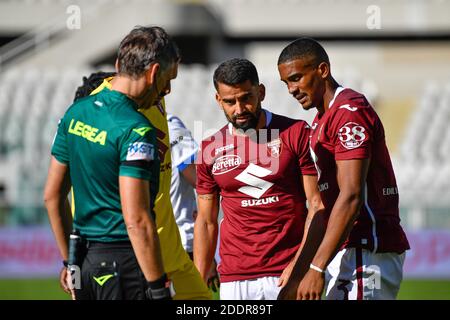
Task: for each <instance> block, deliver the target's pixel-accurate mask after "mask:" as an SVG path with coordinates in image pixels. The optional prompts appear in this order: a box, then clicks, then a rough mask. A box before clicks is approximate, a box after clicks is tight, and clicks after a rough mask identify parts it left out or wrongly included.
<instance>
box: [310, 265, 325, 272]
mask: <svg viewBox="0 0 450 320" xmlns="http://www.w3.org/2000/svg"><path fill="white" fill-rule="evenodd" d="M309 268H310V269H313V270H316V271H318V272H320V273H325V271H324V270H323V269H320V268H319V267H317V266H315V265H313V264H312V263H311V264H310V265H309Z"/></svg>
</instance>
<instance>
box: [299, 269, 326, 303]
mask: <svg viewBox="0 0 450 320" xmlns="http://www.w3.org/2000/svg"><path fill="white" fill-rule="evenodd" d="M324 278H325V275H324V274H323V273H320V272H317V271H316V270H312V269H310V270H309V271H308V272H307V273H306V275H305V277H304V278H303V280H302V281H301V282H300V285H299V286H298V289H297V300H320V297H321V296H322V292H323V288H324V286H325V279H324Z"/></svg>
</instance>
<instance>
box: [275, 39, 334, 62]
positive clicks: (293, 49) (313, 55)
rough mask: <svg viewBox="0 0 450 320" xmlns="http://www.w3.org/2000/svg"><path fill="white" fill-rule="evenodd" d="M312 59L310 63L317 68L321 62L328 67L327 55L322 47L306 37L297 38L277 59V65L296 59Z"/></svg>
mask: <svg viewBox="0 0 450 320" xmlns="http://www.w3.org/2000/svg"><path fill="white" fill-rule="evenodd" d="M305 58H309V59H313V61H312V63H313V64H314V65H315V66H318V65H319V64H320V63H322V62H326V63H327V64H328V65H330V59H329V58H328V54H327V52H326V51H325V49H324V48H323V47H322V45H321V44H320V43H319V42H317V41H316V40H314V39H312V38H308V37H303V38H298V39H297V40H294V41H292V42H291V43H289V44H288V45H287V46H286V47H285V48H284V49H283V51H281V53H280V56H279V57H278V65H280V64H282V63H286V62H289V61H292V60H296V59H305Z"/></svg>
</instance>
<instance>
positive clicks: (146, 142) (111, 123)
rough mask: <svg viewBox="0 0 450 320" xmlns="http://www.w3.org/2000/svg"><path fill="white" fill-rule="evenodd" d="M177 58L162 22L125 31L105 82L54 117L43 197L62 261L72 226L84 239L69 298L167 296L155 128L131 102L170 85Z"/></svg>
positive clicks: (139, 103) (152, 97)
mask: <svg viewBox="0 0 450 320" xmlns="http://www.w3.org/2000/svg"><path fill="white" fill-rule="evenodd" d="M178 60H179V54H178V49H177V47H176V45H175V43H174V42H173V41H172V40H171V39H170V37H169V36H168V35H167V33H166V32H165V31H164V30H163V29H162V28H159V27H151V28H147V27H137V28H135V29H133V30H132V31H131V32H130V33H129V34H128V35H127V36H126V37H125V38H124V39H123V40H122V42H121V44H120V47H119V51H118V58H117V62H116V69H117V71H118V74H117V76H116V77H115V78H114V80H113V83H112V89H111V90H109V89H105V90H103V91H101V92H100V93H98V94H96V95H93V96H89V97H86V98H82V99H79V100H77V101H76V102H75V103H74V104H73V105H72V106H70V107H69V109H68V110H67V112H66V113H65V115H64V117H63V118H62V119H61V121H60V123H59V125H58V131H57V134H56V137H55V140H54V143H53V147H52V157H51V162H50V169H49V173H48V178H47V183H46V187H45V194H44V201H45V205H46V208H47V211H48V215H49V219H50V223H51V226H52V229H53V232H54V235H55V238H56V241H57V244H58V247H59V250H60V252H61V255H62V256H63V259H64V260H67V258H68V244H69V240H68V239H69V234H70V231H71V229H72V228H73V229H76V230H77V231H78V232H79V234H80V235H81V237H82V238H83V239H84V240H85V242H86V249H87V250H86V254H85V257H84V260H83V262H82V264H81V288H75V290H74V291H72V294H73V296H74V297H75V298H76V299H77V300H78V299H80V300H81V299H146V298H147V299H168V298H170V297H171V293H170V289H169V285H168V283H169V282H168V279H167V276H166V275H165V274H164V271H163V265H162V258H161V253H160V246H159V240H158V235H157V230H156V227H155V222H154V212H153V208H152V206H150V205H149V204H151V203H153V200H154V197H155V196H156V194H157V191H158V179H159V158H158V152H157V151H158V147H157V143H156V132H155V129H154V127H153V126H152V124H151V123H150V122H149V121H148V120H147V119H146V118H145V117H144V116H143V115H141V114H140V113H139V112H138V111H137V109H138V108H145V107H149V106H151V105H153V104H155V103H156V102H157V101H158V99H161V97H163V96H164V95H165V94H167V93H169V92H170V81H171V80H172V79H174V78H175V77H176V74H177V65H178ZM71 186H72V187H73V200H74V203H73V207H74V216H73V221H72V215H71V213H70V210H69V208H67V206H65V203H67V202H66V201H65V200H66V199H67V195H68V193H69V190H70V188H71ZM66 289H67V288H66Z"/></svg>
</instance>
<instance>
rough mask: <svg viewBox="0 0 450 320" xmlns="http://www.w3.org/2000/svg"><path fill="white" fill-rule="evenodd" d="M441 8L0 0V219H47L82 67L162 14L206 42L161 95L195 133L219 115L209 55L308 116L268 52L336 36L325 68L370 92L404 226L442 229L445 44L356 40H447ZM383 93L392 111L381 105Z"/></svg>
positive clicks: (179, 32) (280, 0) (448, 153)
mask: <svg viewBox="0 0 450 320" xmlns="http://www.w3.org/2000/svg"><path fill="white" fill-rule="evenodd" d="M72 4H75V5H78V6H79V7H80V9H81V14H82V16H81V23H82V28H80V29H79V30H71V29H70V28H67V19H68V17H69V16H70V13H67V9H68V6H70V5H72ZM369 6H375V7H377V6H378V7H379V8H381V9H382V10H381V13H382V20H381V21H382V28H380V29H377V30H372V29H369V28H368V25H367V19H368V17H369V16H370V12H371V11H370V10H368V8H369ZM155 8H157V9H158V10H155ZM445 8H447V9H445ZM449 8H450V2H449V1H441V0H431V1H422V0H399V1H395V2H389V1H385V0H364V1H355V0H317V1H311V0H289V1H286V0H248V1H244V0H243V1H239V0H183V1H166V0H151V1H147V0H130V1H125V0H115V1H106V0H78V1H68V0H20V1H12V0H10V1H0V31H1V32H2V34H4V35H5V36H6V37H8V36H10V37H11V39H14V41H11V43H9V44H6V45H5V46H3V47H2V48H0V71H1V72H0V209H1V208H7V209H8V210H9V209H11V210H13V211H12V213H11V214H10V213H8V214H7V215H6V217H3V218H2V216H1V214H0V224H1V223H7V224H21V223H26V224H33V223H39V222H43V221H46V215H45V211H44V210H43V207H42V200H41V198H42V189H43V183H44V181H45V177H46V173H47V166H48V154H49V150H50V145H51V143H52V139H53V136H54V133H55V130H56V126H57V123H58V119H59V118H60V117H61V116H62V114H63V113H64V111H65V109H66V108H67V106H68V105H69V104H70V102H71V101H72V98H73V94H74V90H75V88H76V87H77V86H78V85H79V84H80V82H81V77H82V76H83V75H86V74H89V73H90V72H91V71H92V70H94V69H93V66H94V65H98V64H101V63H105V57H106V56H108V55H113V53H114V52H115V50H116V47H117V44H118V41H119V40H120V39H121V37H122V35H123V34H125V33H126V32H127V31H128V30H129V29H130V28H131V27H133V26H134V25H136V24H160V25H163V26H164V27H165V28H166V29H167V30H168V31H169V32H170V33H171V34H174V35H176V36H181V37H186V36H187V35H197V36H198V35H201V36H205V39H206V42H207V44H206V45H205V47H207V48H208V49H207V54H205V55H206V56H207V57H208V61H205V62H202V63H205V64H204V65H200V64H191V65H182V66H181V68H180V71H179V76H178V78H177V80H176V81H174V82H173V88H172V94H171V95H169V96H168V97H167V106H168V111H170V112H172V113H174V114H177V115H178V116H180V117H181V118H182V119H183V120H184V121H185V123H186V125H187V126H188V127H189V128H190V129H191V131H192V132H193V134H194V137H195V138H196V139H197V140H200V139H202V138H204V137H205V136H208V135H210V134H212V133H213V131H214V130H217V129H218V128H220V127H221V126H222V125H223V124H224V117H223V115H222V113H221V112H220V110H219V109H218V107H217V104H216V102H215V99H214V92H215V90H214V87H213V84H212V81H211V78H212V71H213V70H214V68H215V66H216V65H215V64H214V63H217V62H220V61H222V60H224V59H226V58H230V57H233V56H237V55H241V56H245V57H247V58H249V59H250V60H252V61H253V62H255V64H256V66H257V68H258V70H259V73H260V78H261V82H263V83H264V84H265V85H266V87H267V94H266V99H265V101H264V103H263V106H265V107H267V108H268V109H270V110H273V111H274V112H277V113H280V114H284V115H287V116H290V117H294V118H303V119H305V120H307V121H311V120H312V118H313V117H314V111H310V112H305V111H303V110H302V109H301V108H299V107H298V105H297V102H296V101H295V100H294V99H292V98H291V97H289V95H287V94H286V89H285V88H284V84H282V83H281V82H280V81H279V80H278V79H279V76H278V74H277V72H276V68H274V66H275V64H276V58H277V55H278V54H279V49H280V48H281V47H282V46H284V45H285V44H286V41H287V40H288V38H295V37H297V36H301V35H310V36H314V37H324V38H328V39H331V40H334V41H329V42H328V43H327V49H330V50H329V53H330V55H331V56H332V57H333V58H332V61H333V63H334V65H333V68H334V67H336V68H340V69H336V68H335V69H333V73H334V74H335V75H337V78H338V79H337V80H338V81H339V82H341V83H342V84H343V85H345V86H349V87H352V88H354V89H356V90H359V91H361V92H363V93H364V94H365V95H366V96H367V98H368V99H369V101H370V102H371V103H372V104H373V105H374V106H375V107H376V108H377V111H379V113H380V116H381V117H382V119H383V123H384V124H385V126H386V128H385V129H386V132H387V135H388V136H387V138H388V145H389V143H390V142H391V141H393V144H392V145H389V147H390V150H391V153H392V155H393V156H394V157H393V161H394V166H395V169H396V175H397V179H398V185H399V191H400V199H401V208H402V218H403V219H404V222H405V225H406V226H407V227H412V228H422V227H450V215H449V214H448V212H449V210H450V161H449V160H450V129H449V128H448V125H447V123H448V122H449V120H450V81H449V79H448V74H449V71H448V70H449V69H448V66H449V64H448V61H449V55H450V47H449V46H448V44H447V43H446V42H444V41H436V42H432V41H429V42H425V43H421V42H418V41H411V42H405V41H404V40H405V39H403V42H399V43H397V42H395V41H387V42H383V41H380V42H378V41H368V42H364V41H362V40H361V39H364V38H365V37H367V39H372V40H373V39H374V38H376V37H380V36H381V37H394V38H395V37H398V36H399V35H401V34H404V35H406V37H407V36H411V35H412V37H413V38H414V37H416V36H418V37H424V38H427V37H429V39H433V38H434V39H435V38H439V37H441V36H444V38H445V36H447V39H448V30H450V29H449V20H448V14H446V13H445V12H449V10H448V9H449ZM188 9H189V10H188ZM206 11H207V12H208V13H209V14H205V12H206ZM100 16H101V19H99V17H100ZM299 16H300V17H301V19H300V18H299ZM318 16H320V19H318V18H317V17H318ZM205 17H207V18H208V19H210V20H207V19H204V18H205ZM346 17H352V19H347V18H346ZM268 20H270V23H267V22H268ZM358 37H359V40H356V41H348V39H352V38H358ZM263 38H265V40H264V39H263ZM262 39H263V40H262ZM395 39H396V38H395ZM429 39H428V40H429ZM336 40H338V41H336ZM353 40H354V39H353ZM391 40H392V39H391ZM271 41H273V42H271ZM186 43H188V44H189V39H188V40H186ZM3 44H5V42H3ZM68 66H71V67H70V68H69V67H68ZM96 69H97V68H96ZM102 69H103V70H106V69H105V68H102ZM412 70H413V71H412ZM412 72H414V76H412ZM415 75H421V76H422V77H423V78H426V80H425V79H424V80H423V81H417V80H416V77H415ZM430 79H434V81H435V82H434V83H431V82H430V81H431V80H430ZM443 79H445V80H444V81H443ZM422 86H423V87H422ZM387 101H389V106H388V107H389V108H390V109H391V110H392V109H396V110H395V112H392V113H390V112H388V113H385V111H386V109H385V106H386V104H387ZM400 106H401V107H400ZM386 114H388V115H390V116H392V114H395V117H394V119H392V117H391V118H383V117H386ZM404 126H405V128H404ZM392 135H395V137H396V139H392ZM0 212H4V211H3V210H1V211H0ZM8 212H9V211H8Z"/></svg>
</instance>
